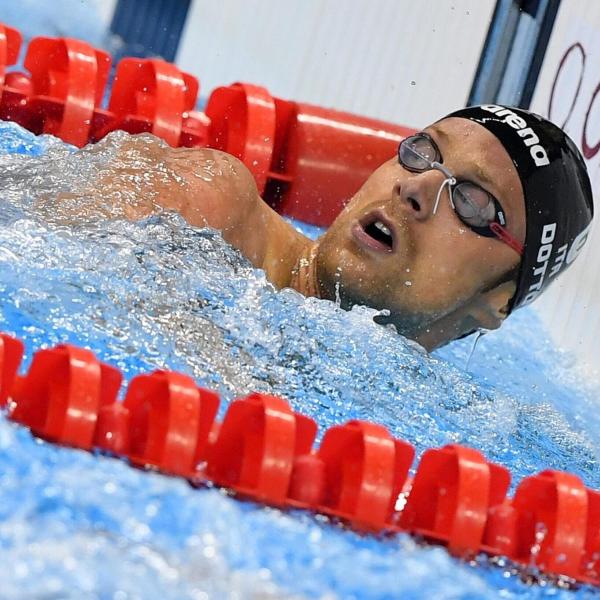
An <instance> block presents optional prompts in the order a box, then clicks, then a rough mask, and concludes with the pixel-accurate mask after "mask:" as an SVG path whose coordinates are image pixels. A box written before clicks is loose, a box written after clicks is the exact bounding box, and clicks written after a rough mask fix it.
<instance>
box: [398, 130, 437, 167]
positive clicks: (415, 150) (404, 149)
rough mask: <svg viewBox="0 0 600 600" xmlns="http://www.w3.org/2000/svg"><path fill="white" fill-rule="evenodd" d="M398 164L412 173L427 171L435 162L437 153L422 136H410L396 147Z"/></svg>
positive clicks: (427, 139) (428, 140) (429, 141)
mask: <svg viewBox="0 0 600 600" xmlns="http://www.w3.org/2000/svg"><path fill="white" fill-rule="evenodd" d="M398 158H399V159H400V163H401V164H403V165H404V166H405V167H406V168H407V169H409V170H412V171H427V170H428V169H431V163H432V162H434V161H435V160H437V158H438V156H437V151H436V149H435V147H434V146H433V144H432V143H431V140H430V139H429V138H427V137H425V136H422V135H412V136H410V137H408V138H406V139H405V140H403V141H402V142H401V143H400V146H399V147H398Z"/></svg>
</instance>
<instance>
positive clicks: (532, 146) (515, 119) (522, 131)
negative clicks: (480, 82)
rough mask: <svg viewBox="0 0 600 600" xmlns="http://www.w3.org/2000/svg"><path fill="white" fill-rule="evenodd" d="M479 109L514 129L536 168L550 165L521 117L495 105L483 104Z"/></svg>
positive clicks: (535, 136) (531, 131)
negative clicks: (501, 118) (527, 149)
mask: <svg viewBox="0 0 600 600" xmlns="http://www.w3.org/2000/svg"><path fill="white" fill-rule="evenodd" d="M481 108H482V110H485V111H487V112H491V113H493V114H495V115H496V116H497V117H504V119H503V120H502V122H503V123H506V124H507V125H509V126H510V127H512V128H513V129H515V130H516V132H517V133H518V134H519V137H521V138H523V143H524V144H525V146H527V147H528V148H529V154H531V158H533V162H535V165H536V167H544V166H546V165H549V164H550V159H549V158H548V154H547V152H546V150H545V149H544V147H543V146H542V145H541V144H540V138H539V137H538V136H537V135H536V134H535V132H534V131H533V129H532V128H531V127H527V121H525V119H524V118H523V117H520V116H519V115H518V114H517V113H515V112H513V111H512V110H510V109H509V108H506V107H505V106H498V105H497V104H484V105H483V106H482V107H481Z"/></svg>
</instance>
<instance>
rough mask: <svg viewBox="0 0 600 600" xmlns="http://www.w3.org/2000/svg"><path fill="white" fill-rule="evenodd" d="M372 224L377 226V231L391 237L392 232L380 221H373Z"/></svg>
mask: <svg viewBox="0 0 600 600" xmlns="http://www.w3.org/2000/svg"><path fill="white" fill-rule="evenodd" d="M374 225H375V227H377V229H379V231H381V232H382V233H385V235H389V236H390V237H392V232H391V231H390V230H389V229H388V228H387V227H386V226H385V225H384V224H383V223H382V222H381V221H375V223H374Z"/></svg>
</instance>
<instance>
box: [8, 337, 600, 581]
mask: <svg viewBox="0 0 600 600" xmlns="http://www.w3.org/2000/svg"><path fill="white" fill-rule="evenodd" d="M22 356H23V344H22V343H21V342H20V341H18V340H16V339H14V338H12V337H10V336H8V335H6V334H0V399H1V400H2V403H3V405H8V416H9V418H10V419H12V420H13V421H16V422H19V423H21V424H23V425H25V426H27V427H28V428H29V429H30V430H31V431H32V433H34V434H35V435H37V436H39V437H41V438H43V439H45V440H47V441H50V442H53V443H57V444H63V445H67V446H71V447H76V448H81V449H84V450H88V451H89V450H93V449H100V450H104V451H108V452H109V453H111V454H114V455H117V456H120V457H122V458H125V459H127V460H129V462H130V463H131V464H132V465H135V466H137V467H146V468H152V469H157V470H159V471H161V472H163V473H165V474H169V475H176V476H181V477H185V478H187V479H189V480H190V481H192V482H193V483H195V484H198V483H199V482H202V481H212V482H213V483H215V484H217V485H220V486H223V487H227V488H230V489H231V490H233V491H234V492H236V493H237V494H238V495H240V496H242V497H245V498H250V499H253V500H256V501H258V502H263V503H265V504H269V505H272V506H279V507H292V508H303V509H307V510H312V511H315V512H319V513H322V514H325V515H330V516H332V517H335V518H338V519H341V520H342V521H343V522H345V523H347V524H348V525H350V526H351V527H353V528H354V529H356V530H358V531H363V532H386V533H393V532H401V531H405V532H408V533H412V534H417V535H419V536H422V537H424V538H425V539H427V540H428V541H430V542H433V543H439V544H442V545H444V546H446V547H447V548H448V550H449V551H450V552H451V553H452V554H454V555H457V556H463V557H469V556H473V555H474V554H476V553H478V552H485V553H487V554H489V555H492V556H493V555H503V556H507V557H508V558H510V559H511V560H512V561H514V562H516V563H520V564H522V565H525V566H527V567H536V568H537V569H539V570H541V571H543V572H546V573H548V574H552V575H557V576H558V575H561V576H566V577H569V578H571V579H573V580H576V581H579V582H583V583H588V584H591V585H596V586H600V493H599V492H598V491H594V490H590V489H588V488H586V487H585V486H584V485H583V483H582V482H581V480H580V479H579V478H578V477H576V476H575V475H572V474H570V473H563V472H560V471H551V470H546V471H542V472H541V473H539V474H537V475H533V476H530V477H526V478H525V479H523V480H522V481H521V483H520V484H519V486H518V487H517V489H516V492H515V495H514V497H513V498H509V497H507V496H506V493H507V490H508V487H509V484H510V473H509V471H508V470H507V469H506V468H504V467H502V466H499V465H496V464H494V463H490V462H489V461H487V460H486V458H485V457H484V456H483V455H482V454H481V453H480V452H478V451H476V450H473V449H471V448H467V447H464V446H459V445H457V444H450V445H447V446H444V447H443V448H437V449H430V450H427V451H426V452H425V453H424V454H423V457H422V458H421V460H420V462H419V464H418V466H417V468H416V472H415V475H414V477H413V478H412V480H411V478H410V477H409V475H408V473H409V469H410V467H411V465H412V463H413V460H414V448H413V447H412V445H411V444H409V443H408V442H405V441H403V440H399V439H395V438H394V437H393V436H392V435H390V433H389V432H388V431H387V430H386V429H385V428H384V427H382V426H381V425H377V424H374V423H368V422H365V421H356V420H355V421H349V422H348V423H346V424H344V425H336V426H333V427H331V428H329V429H328V430H327V431H326V432H325V434H324V435H323V438H322V441H321V444H320V445H319V447H318V448H314V441H315V437H316V433H317V425H316V423H315V421H314V420H313V419H311V418H309V417H306V416H304V415H302V414H300V413H297V412H295V411H293V410H292V409H291V408H290V406H289V404H288V403H287V402H286V401H285V400H282V399H281V398H276V397H274V396H269V395H265V394H258V393H255V394H251V395H250V396H248V397H247V398H243V399H238V400H234V401H233V402H232V403H231V404H230V406H229V407H228V409H227V411H226V413H225V416H224V418H223V421H222V423H219V422H218V421H216V420H215V417H216V414H217V410H218V406H219V397H218V396H217V395H216V394H215V393H214V392H211V391H209V390H206V389H203V388H200V387H198V386H197V385H196V384H195V383H194V381H193V380H192V379H191V378H190V377H188V376H187V375H182V374H180V373H173V372H169V371H155V372H154V373H151V374H149V375H139V376H137V377H135V378H133V380H132V381H131V382H130V384H129V386H128V388H127V391H126V393H125V398H124V400H123V401H122V402H121V401H119V400H118V399H117V393H118V390H119V387H120V384H121V380H122V376H121V373H120V372H119V371H118V370H117V369H115V368H114V367H111V366H109V365H106V364H104V363H102V362H100V361H98V359H97V358H96V357H95V356H94V355H93V354H92V353H91V352H90V351H89V350H84V349H81V348H77V347H74V346H70V345H66V344H62V345H59V346H57V347H56V348H53V349H47V350H40V351H38V352H36V353H35V354H34V356H33V360H32V363H31V366H30V368H29V370H28V372H27V373H26V374H25V375H23V376H21V375H18V374H17V371H18V367H19V365H20V363H21V359H22Z"/></svg>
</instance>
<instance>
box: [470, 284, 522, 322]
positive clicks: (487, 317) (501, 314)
mask: <svg viewBox="0 0 600 600" xmlns="http://www.w3.org/2000/svg"><path fill="white" fill-rule="evenodd" d="M516 291H517V284H516V283H515V282H514V281H506V282H505V283H502V284H500V285H498V286H496V287H495V288H494V289H492V290H489V291H487V292H483V293H482V294H481V295H480V296H479V298H478V299H477V301H476V302H474V303H473V305H472V306H471V310H470V311H469V312H470V313H471V317H472V318H473V319H474V320H475V321H476V322H477V323H479V326H480V327H481V328H482V329H498V327H500V325H502V322H503V321H504V319H506V317H507V316H508V307H509V304H510V300H511V298H512V297H513V296H514V295H515V292H516Z"/></svg>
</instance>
